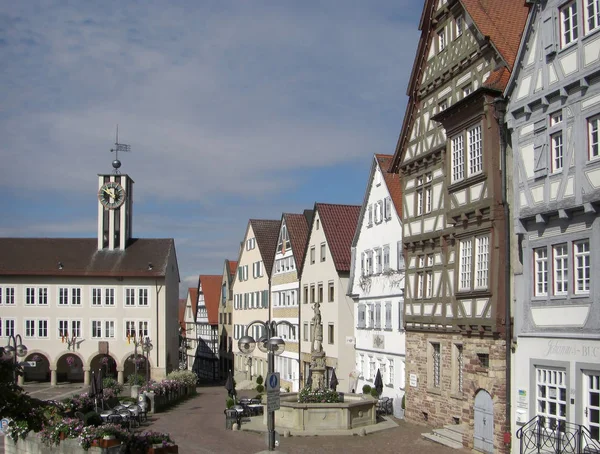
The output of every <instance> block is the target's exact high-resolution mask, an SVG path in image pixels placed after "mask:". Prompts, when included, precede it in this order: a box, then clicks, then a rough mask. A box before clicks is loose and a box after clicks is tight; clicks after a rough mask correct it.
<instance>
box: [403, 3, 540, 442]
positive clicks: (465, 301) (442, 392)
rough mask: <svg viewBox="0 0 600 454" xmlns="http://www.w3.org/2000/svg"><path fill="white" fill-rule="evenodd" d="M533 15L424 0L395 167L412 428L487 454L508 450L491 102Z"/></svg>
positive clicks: (498, 143) (502, 232) (498, 153)
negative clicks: (457, 439) (444, 433)
mask: <svg viewBox="0 0 600 454" xmlns="http://www.w3.org/2000/svg"><path fill="white" fill-rule="evenodd" d="M527 8H528V7H527V6H526V5H525V3H524V2H522V1H521V0H505V1H502V2H486V3H484V2H478V1H473V0H461V1H445V0H435V1H433V0H428V1H426V2H425V6H424V11H423V15H422V17H421V24H420V29H421V39H420V41H419V47H418V50H417V56H416V59H415V63H414V66H413V71H412V74H411V80H410V82H409V88H408V95H409V102H408V107H407V112H406V115H405V119H404V124H403V127H402V132H401V134H400V139H399V141H398V146H397V149H396V153H395V156H394V161H393V165H392V171H399V172H400V175H401V180H402V183H403V204H402V206H403V207H402V208H403V214H402V221H403V238H402V239H403V242H404V245H405V262H406V286H405V326H406V356H407V358H408V362H407V365H406V369H407V370H406V374H407V378H408V385H407V388H406V418H407V419H408V420H411V421H419V422H425V423H427V424H429V425H432V426H437V427H441V426H443V425H446V424H463V428H464V433H463V440H462V441H463V445H464V446H465V447H468V448H473V449H475V450H477V451H480V452H507V451H508V447H507V444H506V443H505V436H504V434H505V433H507V432H509V430H510V422H509V421H510V418H509V417H508V414H507V413H508V412H507V408H508V406H507V373H508V372H507V363H506V355H507V344H506V337H507V319H506V314H507V300H508V293H507V292H506V284H507V280H506V277H507V274H508V273H507V272H506V270H507V269H508V262H507V228H508V219H507V216H506V207H507V203H506V202H507V200H506V197H505V194H504V192H503V188H504V187H505V186H504V184H503V177H504V176H507V175H503V173H502V172H501V171H500V168H501V163H502V161H501V158H502V155H503V153H504V152H505V146H504V144H503V142H502V138H503V136H502V135H501V127H502V126H503V125H502V122H503V119H502V118H501V115H500V112H499V110H498V108H497V105H496V102H495V100H496V98H498V97H500V96H501V95H502V91H503V89H504V87H505V86H506V83H507V81H508V78H509V76H510V71H511V70H512V67H513V64H514V60H515V57H516V54H517V50H518V47H519V42H520V37H521V33H522V31H523V28H524V25H525V21H526V18H527ZM499 122H500V124H499ZM508 320H509V321H510V317H509V319H508Z"/></svg>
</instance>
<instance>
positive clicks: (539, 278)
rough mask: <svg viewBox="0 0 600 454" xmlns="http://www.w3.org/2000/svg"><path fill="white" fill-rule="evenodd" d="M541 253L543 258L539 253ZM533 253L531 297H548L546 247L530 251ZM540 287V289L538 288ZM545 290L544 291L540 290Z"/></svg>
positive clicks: (548, 270)
mask: <svg viewBox="0 0 600 454" xmlns="http://www.w3.org/2000/svg"><path fill="white" fill-rule="evenodd" d="M541 252H543V257H542V256H541V255H539V253H541ZM532 253H533V296H534V297H542V296H548V289H549V285H548V284H549V281H548V280H549V277H550V274H549V273H550V266H549V265H550V264H549V261H548V246H541V247H537V248H533V249H532ZM540 286H541V287H540ZM540 288H545V290H540Z"/></svg>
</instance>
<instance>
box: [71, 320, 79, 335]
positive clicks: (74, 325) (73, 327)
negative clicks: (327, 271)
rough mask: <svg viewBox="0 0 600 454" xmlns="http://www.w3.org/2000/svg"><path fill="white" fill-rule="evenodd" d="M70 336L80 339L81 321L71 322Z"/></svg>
mask: <svg viewBox="0 0 600 454" xmlns="http://www.w3.org/2000/svg"><path fill="white" fill-rule="evenodd" d="M71 335H72V336H75V337H81V320H71Z"/></svg>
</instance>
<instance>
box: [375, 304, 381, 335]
mask: <svg viewBox="0 0 600 454" xmlns="http://www.w3.org/2000/svg"><path fill="white" fill-rule="evenodd" d="M375 329H381V303H375Z"/></svg>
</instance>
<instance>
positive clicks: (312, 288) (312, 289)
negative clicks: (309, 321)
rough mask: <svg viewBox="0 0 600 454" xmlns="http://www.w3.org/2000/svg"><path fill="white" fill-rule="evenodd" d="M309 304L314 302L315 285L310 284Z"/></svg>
mask: <svg viewBox="0 0 600 454" xmlns="http://www.w3.org/2000/svg"><path fill="white" fill-rule="evenodd" d="M310 302H311V303H314V302H315V284H312V285H311V286H310Z"/></svg>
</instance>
